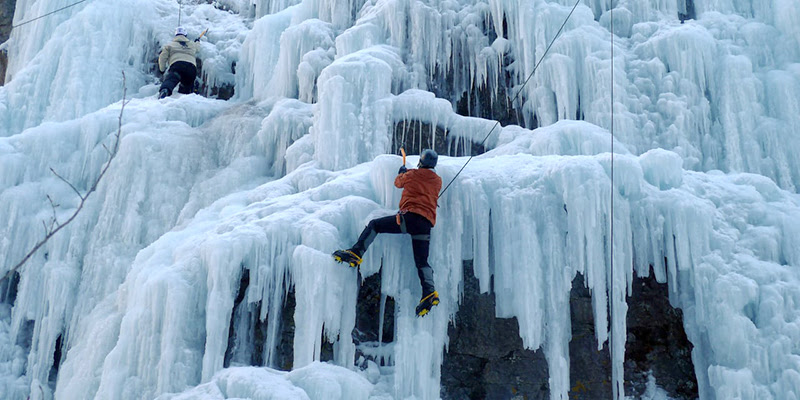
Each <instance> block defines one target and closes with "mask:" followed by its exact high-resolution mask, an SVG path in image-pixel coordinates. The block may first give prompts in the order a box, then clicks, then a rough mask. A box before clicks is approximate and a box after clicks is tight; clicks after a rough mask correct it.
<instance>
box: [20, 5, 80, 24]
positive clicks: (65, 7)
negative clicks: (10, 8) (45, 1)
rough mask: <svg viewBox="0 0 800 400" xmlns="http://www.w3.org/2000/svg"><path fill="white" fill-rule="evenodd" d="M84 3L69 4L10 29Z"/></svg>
mask: <svg viewBox="0 0 800 400" xmlns="http://www.w3.org/2000/svg"><path fill="white" fill-rule="evenodd" d="M85 1H87V0H80V1H78V2H75V3H72V4H70V5H67V6H64V7H61V8H59V9H58V10H54V11H50V12H49V13H47V14H44V15H40V16H38V17H36V18H34V19H30V20H27V21H25V22H21V23H19V24H16V25H12V26H11V29H14V28H19V27H20V26H22V25H26V24H30V23H31V22H33V21H36V20H40V19H42V18H44V17H47V16H49V15H53V14H55V13H57V12H59V11H64V10H66V9H68V8H70V7H74V6H77V5H78V4H81V3H83V2H85Z"/></svg>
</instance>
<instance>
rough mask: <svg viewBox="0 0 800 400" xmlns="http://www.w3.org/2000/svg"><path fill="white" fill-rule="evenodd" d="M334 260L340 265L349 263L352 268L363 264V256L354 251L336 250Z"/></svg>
mask: <svg viewBox="0 0 800 400" xmlns="http://www.w3.org/2000/svg"><path fill="white" fill-rule="evenodd" d="M333 259H334V260H336V262H338V263H347V264H350V266H351V267H354V268H355V267H357V266H358V265H359V264H361V255H360V254H358V252H356V251H353V250H336V251H334V252H333Z"/></svg>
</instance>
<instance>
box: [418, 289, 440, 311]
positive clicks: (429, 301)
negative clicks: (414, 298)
mask: <svg viewBox="0 0 800 400" xmlns="http://www.w3.org/2000/svg"><path fill="white" fill-rule="evenodd" d="M437 304H439V292H436V291H434V292H433V293H431V294H429V295H427V296H424V297H422V300H420V301H419V304H417V316H418V317H423V316H425V314H427V313H428V312H430V311H431V308H433V306H435V305H437Z"/></svg>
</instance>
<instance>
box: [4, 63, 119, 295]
mask: <svg viewBox="0 0 800 400" xmlns="http://www.w3.org/2000/svg"><path fill="white" fill-rule="evenodd" d="M127 91H128V89H127V87H126V85H125V72H124V71H123V72H122V107H121V108H120V110H119V124H118V126H117V133H116V134H115V135H114V146H113V147H112V149H111V151H110V152H109V157H108V161H106V163H105V165H104V166H103V169H102V170H101V171H100V175H98V176H97V178H96V179H95V180H94V183H92V186H91V187H90V188H89V190H88V191H87V192H86V194H84V195H81V193H80V192H79V191H78V189H76V188H75V186H74V185H73V184H72V183H70V182H69V181H67V180H66V179H64V178H63V177H61V175H59V174H58V173H56V171H55V170H53V168H50V171H52V172H53V174H55V175H56V176H57V177H58V178H59V179H61V180H62V181H64V182H66V183H67V185H69V187H71V188H72V190H73V191H74V192H75V193H77V195H78V197H80V199H81V202H80V204H78V208H77V209H75V212H73V213H72V215H71V216H70V217H69V218H68V219H67V220H66V221H64V223H63V224H59V223H58V221H56V220H55V206H54V205H53V200H52V199H50V196H49V195H48V196H47V198H48V199H50V205H51V206H53V214H54V216H53V218H54V220H53V225H51V228H52V227H55V229H47V224H45V223H44V221H42V224H44V225H45V231H46V234H45V236H44V238H43V239H42V240H40V241H38V242H37V243H36V244H35V245H34V246H33V248H32V249H31V250H30V251H29V252H28V253H27V254H26V255H25V257H23V258H22V260H21V261H20V262H18V263H17V264H16V265H14V266H13V267H11V269H9V270H8V271H7V272H6V274H5V275H4V276H3V278H2V279H6V278H8V277H10V276H11V274H13V273H14V272H15V271H17V270H19V269H20V268H22V266H23V265H25V263H26V262H28V260H29V259H30V258H31V257H32V256H33V255H34V254H35V253H36V251H37V250H39V249H40V248H41V247H42V246H44V245H45V243H47V242H48V241H49V240H50V238H52V237H53V236H54V235H55V234H56V233H58V231H60V230H61V229H62V228H64V227H65V226H67V225H69V223H70V222H72V221H73V220H74V219H75V217H77V216H78V214H79V213H80V212H81V210H83V206H84V205H86V199H87V198H89V195H90V194H92V193H93V192H94V191H95V190H97V186H98V185H99V184H100V180H101V179H103V176H105V174H106V171H108V167H109V166H110V165H111V160H113V159H114V157H116V155H117V152H118V150H119V140H120V136H121V135H122V113H123V112H124V111H125V105H126V104H128V103H127V102H126V101H125V95H126V93H127ZM103 147H105V145H103ZM106 150H108V148H106ZM2 279H0V280H2Z"/></svg>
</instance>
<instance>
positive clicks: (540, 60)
mask: <svg viewBox="0 0 800 400" xmlns="http://www.w3.org/2000/svg"><path fill="white" fill-rule="evenodd" d="M580 2H581V0H577V1H576V2H575V5H574V6H572V10H570V12H569V15H567V18H566V19H564V23H563V24H561V27H560V28H558V32H556V35H555V36H553V40H551V41H550V44H548V45H547V48H546V49H545V50H544V54H542V56H541V57H540V58H539V61H538V62H537V63H536V65H535V66H534V67H533V71H531V73H530V74H529V75H528V78H527V79H525V82H523V83H522V86H521V87H520V88H519V90H518V91H517V94H516V95H514V98H512V99H511V103H512V104H513V103H514V102H515V101H516V100H517V98H518V97H519V95H520V93H522V89H525V85H527V84H528V81H530V80H531V78H533V74H535V73H536V70H537V69H538V68H539V65H540V64H541V63H542V60H544V58H545V57H547V53H548V52H549V51H550V48H551V47H553V43H555V41H556V39H558V36H559V35H561V31H563V30H564V26H566V25H567V21H569V18H570V17H572V13H574V12H575V9H576V8H577V7H578V3H580ZM498 125H500V121H496V122H495V124H494V125H493V126H492V129H491V130H489V133H487V134H486V137H484V138H483V140H481V142H480V144H478V146H483V144H484V143H486V140H487V139H489V136H490V135H491V134H492V132H494V130H495V129H496V128H497V126H498ZM473 157H475V155H471V156H469V158H468V159H467V162H465V163H464V165H463V166H462V167H461V169H460V170H458V172H457V173H456V175H455V176H453V179H451V180H450V182H449V183H448V184H447V186H445V188H444V190H442V192H441V193H439V198H441V197H442V195H443V194H444V192H446V191H447V189H448V188H450V185H452V184H453V182H455V180H456V178H458V175H460V174H461V171H463V170H464V168H466V167H467V164H469V162H470V161H472V158H473Z"/></svg>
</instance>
